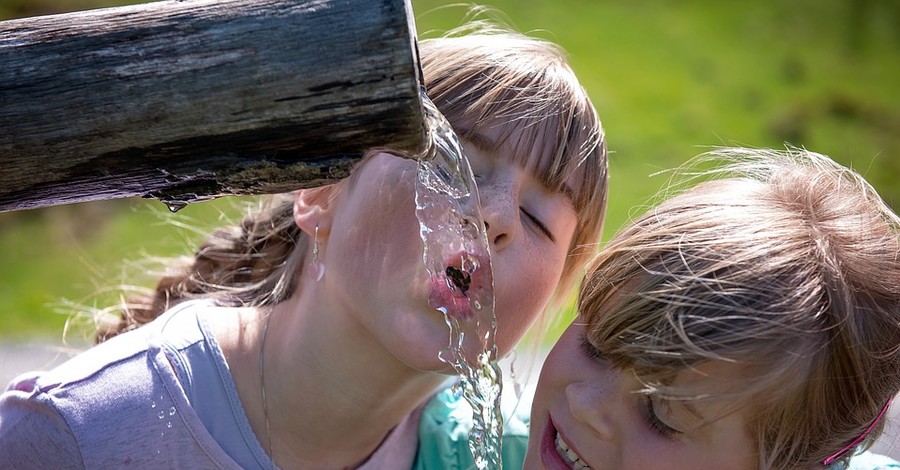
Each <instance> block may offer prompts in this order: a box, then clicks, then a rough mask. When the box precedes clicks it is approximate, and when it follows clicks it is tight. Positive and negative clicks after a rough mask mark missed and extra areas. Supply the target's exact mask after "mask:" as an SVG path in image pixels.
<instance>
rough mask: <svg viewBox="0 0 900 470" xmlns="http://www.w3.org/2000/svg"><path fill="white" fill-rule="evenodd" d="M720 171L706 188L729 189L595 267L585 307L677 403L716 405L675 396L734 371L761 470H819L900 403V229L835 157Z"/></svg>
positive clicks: (738, 155) (668, 211)
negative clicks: (685, 385)
mask: <svg viewBox="0 0 900 470" xmlns="http://www.w3.org/2000/svg"><path fill="white" fill-rule="evenodd" d="M720 159H724V160H725V161H726V162H728V164H727V165H724V166H720V167H719V168H718V169H715V170H712V171H708V172H704V173H702V174H703V175H712V176H717V178H713V179H712V180H711V181H705V182H702V183H700V184H697V185H696V186H695V187H693V188H692V189H690V190H688V191H686V192H684V193H682V194H680V195H677V196H675V197H673V198H671V199H669V200H667V201H665V202H663V203H662V204H660V205H659V206H658V207H656V208H654V209H652V210H650V211H648V212H647V213H646V214H645V215H643V216H642V217H640V218H639V219H638V220H636V221H635V222H634V223H633V224H632V225H630V226H629V227H627V228H625V229H624V230H623V231H622V232H620V233H619V234H618V235H617V236H616V237H615V238H614V239H613V240H612V241H610V243H609V244H608V246H606V247H605V249H604V250H603V251H602V253H601V254H600V255H599V256H598V257H597V258H596V259H595V260H593V261H592V263H591V264H590V266H589V269H588V274H587V277H586V279H585V281H584V284H583V287H582V290H581V292H580V295H579V300H578V308H579V312H580V314H581V315H582V318H583V319H584V320H585V321H586V322H587V325H588V326H587V329H586V339H588V340H589V341H590V342H591V343H592V344H594V345H595V346H596V347H597V348H598V350H599V351H600V352H601V353H602V354H603V356H604V357H605V358H607V359H608V360H610V361H611V362H612V363H613V364H615V365H616V366H617V367H619V368H622V369H623V370H631V371H633V372H634V373H635V374H636V376H637V377H639V378H640V380H642V381H643V383H645V384H646V386H647V387H646V390H645V392H646V393H659V394H661V395H663V396H667V397H669V398H675V399H706V398H715V397H699V396H694V397H688V396H686V395H685V394H686V393H687V391H686V390H679V389H678V388H677V387H675V385H674V382H673V380H674V378H675V376H677V375H678V373H679V372H681V371H684V370H687V369H689V368H692V367H693V366H696V365H698V364H701V363H704V362H709V361H724V362H726V363H731V364H735V365H737V366H738V367H740V370H741V372H742V373H743V375H742V376H741V377H742V381H741V383H740V384H728V385H729V386H730V388H729V389H728V390H729V391H730V392H733V393H734V396H732V398H736V397H742V398H749V399H746V400H737V401H736V403H739V404H745V405H746V406H748V407H749V408H748V409H749V410H750V411H751V415H752V416H754V419H752V420H751V422H750V423H749V427H750V429H748V432H749V433H750V435H751V436H752V437H753V438H754V439H756V441H757V445H758V449H759V463H760V465H759V466H760V468H767V469H768V468H777V469H792V468H810V467H815V466H817V465H821V462H822V461H823V460H824V459H825V458H827V457H829V456H831V455H833V454H835V453H836V452H838V451H839V450H840V449H842V448H843V447H844V446H846V445H847V444H848V443H851V442H852V441H853V440H854V439H855V438H857V437H859V436H860V435H862V434H863V433H864V432H865V431H866V429H867V428H868V427H869V425H870V424H871V423H872V422H873V421H874V420H875V418H876V416H878V415H879V413H880V411H881V410H882V409H883V408H884V407H885V404H886V403H887V401H888V400H889V398H890V397H891V396H893V395H894V394H896V393H898V390H900V237H898V228H900V219H898V217H897V216H896V215H895V214H894V213H893V212H892V211H891V210H890V209H889V208H888V207H887V206H886V205H885V203H884V202H883V201H882V200H881V199H880V198H879V196H878V195H877V194H876V192H875V191H874V190H873V188H872V187H871V186H870V185H869V184H868V183H866V182H865V180H864V179H863V178H862V177H861V176H859V175H858V174H856V173H854V172H853V171H851V170H849V169H846V168H844V167H841V166H840V165H838V164H836V163H834V162H833V161H831V160H830V159H829V158H828V157H825V156H822V155H818V154H815V153H812V152H808V151H805V150H798V149H788V151H786V152H776V151H770V150H752V149H721V150H717V151H714V152H711V153H709V154H706V155H704V156H703V157H702V158H701V159H700V160H699V161H698V162H695V163H698V164H704V165H705V164H707V163H709V162H710V161H717V160H720ZM743 379H745V380H743ZM730 392H729V394H730ZM739 406H740V405H739ZM882 424H883V423H882ZM882 427H883V426H879V427H878V428H877V429H876V430H875V432H873V433H871V434H870V435H869V436H868V437H867V438H866V439H865V440H864V441H863V442H861V443H860V446H862V447H868V446H869V445H871V443H872V441H873V440H874V439H875V438H876V437H877V435H878V434H879V433H880V431H881V429H882ZM850 454H852V452H851V453H848V454H847V455H850ZM846 458H847V457H846V456H845V457H844V460H846Z"/></svg>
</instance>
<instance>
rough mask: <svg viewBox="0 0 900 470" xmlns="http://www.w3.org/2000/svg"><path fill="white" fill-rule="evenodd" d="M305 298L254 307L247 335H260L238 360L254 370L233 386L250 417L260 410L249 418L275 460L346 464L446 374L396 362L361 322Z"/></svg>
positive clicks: (366, 451)
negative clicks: (265, 307)
mask: <svg viewBox="0 0 900 470" xmlns="http://www.w3.org/2000/svg"><path fill="white" fill-rule="evenodd" d="M309 304H310V302H306V301H305V300H304V299H303V296H302V295H297V296H295V298H294V299H291V300H289V301H287V302H284V303H282V304H279V305H278V306H275V307H274V308H272V309H271V311H269V312H263V311H259V312H257V315H256V320H257V321H255V322H254V323H255V324H256V331H257V333H256V334H250V335H248V337H255V338H258V339H257V340H256V341H255V343H256V345H255V347H252V346H251V347H248V348H245V350H246V351H248V352H247V354H246V357H245V360H244V361H243V364H244V367H245V368H246V369H248V370H250V371H252V372H251V373H249V374H245V375H246V380H244V382H245V384H244V389H245V390H246V391H245V392H242V391H241V390H240V388H239V393H240V394H241V401H242V403H244V405H245V408H249V409H248V416H251V411H252V410H254V409H258V411H257V412H256V413H255V415H256V416H255V419H251V424H252V426H253V428H254V431H255V432H256V434H257V436H258V438H259V441H260V442H261V443H262V444H263V447H264V448H267V450H269V451H270V453H272V454H273V455H274V458H275V460H276V462H277V463H278V464H279V465H280V466H282V467H284V468H286V467H301V468H352V467H355V466H357V465H358V464H360V463H362V462H363V461H365V460H366V458H368V456H369V455H371V454H372V452H374V451H375V450H376V449H377V448H378V446H379V445H380V444H381V442H382V441H383V440H384V438H385V437H386V436H387V435H388V433H390V431H391V430H392V429H393V428H394V427H395V426H397V424H399V423H400V422H401V421H402V420H403V419H404V418H405V417H406V416H407V415H409V414H410V413H411V412H412V411H413V410H414V409H415V408H416V407H418V406H419V405H420V404H421V403H422V402H423V401H424V400H425V399H427V397H428V396H429V395H430V394H431V393H433V392H434V391H435V390H436V389H437V388H438V387H439V386H440V385H441V384H442V383H444V382H445V381H446V380H447V376H445V375H442V374H437V373H431V372H422V371H418V370H415V369H413V368H411V367H409V366H407V365H406V364H403V363H401V362H400V361H399V360H398V359H397V358H396V357H394V356H393V355H392V354H390V352H388V351H387V350H385V349H384V348H383V347H382V346H381V345H380V344H379V343H377V342H376V341H374V339H372V338H369V337H368V336H367V335H366V334H365V333H364V331H362V330H361V328H360V326H359V325H356V324H354V323H353V322H352V321H347V320H346V318H344V317H343V316H341V315H338V314H335V312H324V311H322V309H321V308H320V309H319V310H318V311H317V310H314V309H313V307H310V305H309ZM320 305H321V304H320ZM267 313H268V315H270V316H269V317H268V319H266V314H267ZM266 321H268V322H269V325H268V333H267V335H266V341H265V350H264V351H263V353H264V354H263V355H262V356H261V357H262V359H263V360H262V361H261V362H262V365H263V373H264V381H265V383H264V387H265V397H266V403H265V408H267V410H262V403H261V401H262V390H260V384H259V382H260V380H259V375H258V374H256V373H254V372H255V371H257V370H259V369H258V367H259V361H254V360H253V356H254V354H253V352H254V351H256V352H257V353H258V352H259V351H260V350H259V347H262V337H263V332H264V322H266ZM257 357H259V356H258V354H257ZM235 375H236V376H237V374H236V373H235ZM236 380H237V379H236ZM254 381H255V384H254V383H253V382H254ZM254 392H255V393H254ZM248 402H254V403H259V405H258V406H248ZM260 415H262V416H260ZM266 415H267V416H266ZM267 428H268V429H267ZM270 437H271V443H270V441H269V438H270Z"/></svg>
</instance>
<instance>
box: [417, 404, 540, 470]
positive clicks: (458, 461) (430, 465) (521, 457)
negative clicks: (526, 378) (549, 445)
mask: <svg viewBox="0 0 900 470" xmlns="http://www.w3.org/2000/svg"><path fill="white" fill-rule="evenodd" d="M525 405H527V404H523V405H520V406H519V407H518V408H517V409H516V412H515V413H512V414H511V415H510V416H504V417H505V418H506V420H505V422H504V426H503V428H504V431H503V442H502V443H501V444H500V449H501V457H502V459H503V468H504V469H517V468H522V464H523V462H524V461H525V450H526V448H527V446H528V413H529V412H530V411H531V410H530V408H529V407H527V406H525ZM470 429H472V409H471V407H469V405H468V403H466V401H465V400H464V399H463V398H462V397H458V396H456V394H455V393H453V391H452V390H451V389H449V388H448V389H444V390H442V391H440V392H438V394H437V395H435V396H434V398H432V399H431V401H430V402H429V403H428V404H427V405H426V406H425V408H424V409H423V410H422V417H421V420H420V421H419V449H418V452H417V453H416V461H415V463H414V464H413V467H412V468H413V470H469V469H475V468H476V467H475V460H474V459H473V458H472V453H471V452H470V451H469V442H468V438H469V430H470Z"/></svg>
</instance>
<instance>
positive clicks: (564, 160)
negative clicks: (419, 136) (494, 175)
mask: <svg viewBox="0 0 900 470" xmlns="http://www.w3.org/2000/svg"><path fill="white" fill-rule="evenodd" d="M548 127H550V128H548ZM457 132H458V134H459V137H460V138H461V139H463V140H465V141H467V142H468V143H469V144H471V145H472V146H474V147H475V148H476V149H478V150H479V151H480V152H482V154H483V155H485V156H487V157H488V158H498V159H503V160H504V161H507V162H510V163H513V164H515V165H518V166H519V167H521V168H523V169H524V170H526V171H528V172H529V173H530V174H532V175H533V176H534V177H535V178H536V179H537V180H538V181H540V182H541V183H542V184H543V185H544V186H545V187H547V189H549V190H551V191H555V192H560V193H562V194H564V195H566V197H568V198H569V199H570V200H571V201H576V200H577V198H578V195H579V193H580V192H581V191H582V188H583V186H584V185H583V183H582V181H581V176H583V172H584V171H585V169H584V168H583V166H582V165H579V162H577V161H576V162H573V161H572V158H573V157H571V156H570V155H569V154H568V153H567V152H566V151H565V149H562V148H558V143H557V142H556V140H557V135H556V133H557V131H556V129H553V126H548V125H547V124H544V125H539V123H535V122H527V121H526V120H511V121H504V122H500V121H495V122H492V123H487V124H480V125H468V126H466V125H463V126H459V127H458V128H457Z"/></svg>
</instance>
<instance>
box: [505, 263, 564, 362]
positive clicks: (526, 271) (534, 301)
mask: <svg viewBox="0 0 900 470" xmlns="http://www.w3.org/2000/svg"><path fill="white" fill-rule="evenodd" d="M551 271H552V269H548V270H541V269H538V267H537V266H530V267H518V269H516V268H513V267H507V268H500V267H499V266H496V265H495V268H494V276H495V281H494V301H495V305H496V313H497V328H498V342H502V343H503V344H502V345H501V350H506V351H508V350H510V349H511V348H512V347H513V346H514V345H515V343H517V342H518V341H519V339H521V337H522V336H523V335H524V333H525V331H526V330H527V329H528V328H529V327H530V326H531V325H532V324H533V323H534V322H535V320H537V319H538V318H539V317H540V316H541V315H542V313H543V312H544V309H545V308H546V306H547V304H548V302H549V300H550V296H551V295H552V294H553V291H554V289H555V288H556V283H557V281H558V279H559V275H558V274H557V275H554V274H553V273H552V272H551Z"/></svg>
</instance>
